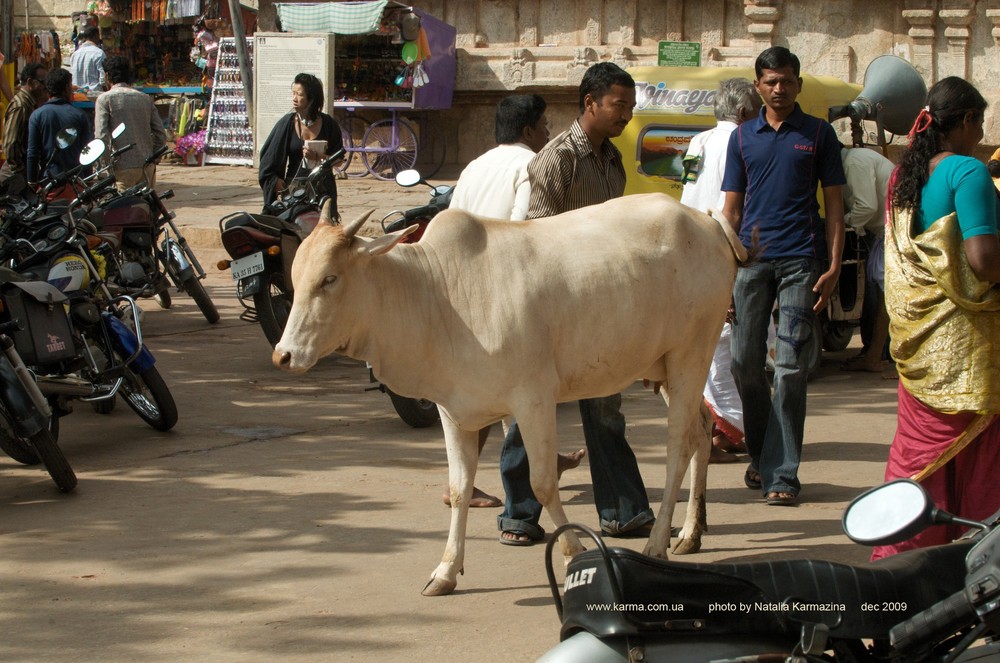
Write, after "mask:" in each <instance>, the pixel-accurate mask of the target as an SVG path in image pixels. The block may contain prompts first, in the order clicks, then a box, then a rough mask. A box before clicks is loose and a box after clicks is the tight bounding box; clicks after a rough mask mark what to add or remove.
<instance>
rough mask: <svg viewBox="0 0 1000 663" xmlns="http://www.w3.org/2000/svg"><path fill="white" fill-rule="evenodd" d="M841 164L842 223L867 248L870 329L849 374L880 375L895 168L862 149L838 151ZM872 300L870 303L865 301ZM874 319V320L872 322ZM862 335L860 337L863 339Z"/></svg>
mask: <svg viewBox="0 0 1000 663" xmlns="http://www.w3.org/2000/svg"><path fill="white" fill-rule="evenodd" d="M840 156H841V158H842V159H843V161H844V174H845V175H846V176H847V184H845V185H844V223H845V224H846V225H847V226H849V227H851V228H854V230H855V231H856V232H857V233H858V235H859V236H861V237H864V239H865V242H866V244H867V245H868V262H867V264H866V265H865V276H866V285H867V286H868V290H867V291H866V293H865V300H866V310H863V311H862V331H863V332H864V331H867V330H868V329H869V328H870V329H871V335H870V337H869V338H868V339H867V340H868V343H866V344H865V349H864V351H863V352H862V353H861V354H859V355H858V356H857V357H854V358H853V359H850V360H848V361H847V362H845V363H844V365H843V366H842V368H844V370H848V371H870V372H872V373H881V372H882V352H883V348H884V347H885V342H886V340H887V339H888V338H889V315H888V313H886V310H885V261H884V258H883V256H884V249H883V239H884V237H885V198H886V193H887V191H888V189H889V179H890V178H891V177H892V171H893V169H894V168H895V166H894V165H893V163H892V162H891V161H889V160H888V159H886V158H885V157H884V156H882V154H881V153H880V152H876V151H875V150H872V149H868V148H865V147H854V148H850V149H849V148H847V147H843V148H842V149H841V150H840ZM869 297H871V298H872V299H871V301H870V302H869V301H867V300H868V299H869ZM872 316H874V319H871V318H872ZM864 336H865V334H864V333H863V334H862V338H864Z"/></svg>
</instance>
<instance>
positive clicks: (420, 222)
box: [368, 170, 455, 428]
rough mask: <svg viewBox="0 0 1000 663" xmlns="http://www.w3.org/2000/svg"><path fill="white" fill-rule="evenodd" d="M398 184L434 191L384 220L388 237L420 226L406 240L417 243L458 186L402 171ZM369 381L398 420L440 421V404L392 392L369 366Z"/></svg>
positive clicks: (423, 424) (427, 423)
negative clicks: (422, 202)
mask: <svg viewBox="0 0 1000 663" xmlns="http://www.w3.org/2000/svg"><path fill="white" fill-rule="evenodd" d="M396 184H398V185H400V186H403V187H412V186H416V185H418V184H425V185H427V186H428V187H430V189H431V199H430V202H428V203H427V204H426V205H421V206H420V207H414V208H412V209H408V210H405V211H403V210H393V211H392V212H389V213H388V214H386V215H385V216H384V217H382V221H381V223H382V231H383V232H385V233H386V234H388V233H393V232H396V231H397V230H402V229H403V228H409V227H410V226H413V225H416V226H419V228H420V229H419V230H416V231H414V232H413V233H411V234H410V235H407V236H406V238H404V239H403V242H404V243H407V244H410V243H413V242H416V241H417V240H419V239H420V238H421V237H422V236H423V234H424V232H425V231H426V230H427V226H428V224H429V223H430V222H431V219H433V218H434V217H435V216H437V215H438V214H439V213H441V212H443V211H444V210H446V209H448V206H449V205H451V197H452V194H453V193H454V192H455V187H453V186H446V185H438V186H434V185H433V184H430V183H429V182H427V181H426V180H424V178H423V177H422V176H421V175H420V173H419V172H418V171H416V170H403V171H400V172H399V173H397V174H396ZM368 378H369V380H370V381H371V382H373V383H376V384H377V385H378V386H377V387H375V389H378V390H379V391H382V392H384V393H385V394H387V395H388V396H389V400H390V401H391V402H392V408H393V409H394V410H395V411H396V414H398V415H399V418H400V419H402V420H403V421H404V422H405V423H407V424H409V425H410V426H413V427H414V428H426V427H428V426H433V425H434V424H436V423H437V422H438V420H439V419H440V418H441V416H440V414H439V413H438V409H437V405H436V404H435V403H434V402H432V401H429V400H427V399H425V398H409V397H407V396H400V395H399V394H397V393H396V392H394V391H393V390H392V389H389V388H388V387H386V386H385V385H384V384H382V383H381V382H379V381H378V379H377V378H376V377H375V373H374V372H373V371H372V370H371V367H370V366H369V368H368Z"/></svg>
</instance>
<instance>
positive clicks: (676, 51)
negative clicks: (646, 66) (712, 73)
mask: <svg viewBox="0 0 1000 663" xmlns="http://www.w3.org/2000/svg"><path fill="white" fill-rule="evenodd" d="M657 64H658V65H660V66H661V67H700V66H701V43H700V42H697V41H661V42H660V48H659V50H658V57H657Z"/></svg>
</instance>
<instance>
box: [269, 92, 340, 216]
mask: <svg viewBox="0 0 1000 663" xmlns="http://www.w3.org/2000/svg"><path fill="white" fill-rule="evenodd" d="M322 110H323V84H322V83H321V82H320V81H319V79H318V78H316V77H315V76H313V75H312V74H299V75H298V76H296V77H295V80H294V81H293V82H292V112H291V113H289V114H288V115H285V116H284V117H282V118H281V119H280V120H278V123H277V124H275V125H274V128H273V129H271V134H270V135H269V136H268V137H267V140H266V141H264V147H263V148H262V149H261V152H260V170H259V171H258V174H257V179H258V182H259V183H260V188H261V190H262V191H263V192H264V205H265V207H266V206H268V205H270V204H271V203H273V202H274V201H275V200H277V198H278V195H279V194H280V193H281V192H283V191H284V190H285V187H286V186H287V184H288V183H289V182H290V181H291V180H292V179H293V178H294V177H295V175H296V173H298V172H299V167H300V166H302V167H303V171H302V173H301V175H303V176H304V175H305V174H306V173H307V172H308V169H307V168H306V167H305V165H304V164H303V163H302V160H303V158H305V159H309V160H310V161H312V162H314V163H315V162H317V161H320V160H322V159H324V158H325V157H326V156H328V155H330V154H333V153H334V152H336V151H337V150H339V149H340V148H341V147H342V146H343V138H342V137H341V135H340V125H339V124H337V121H336V120H334V119H333V118H332V117H330V116H329V115H327V114H326V113H323V112H321V111H322ZM307 140H325V141H326V154H319V153H316V152H313V151H311V150H307V149H306V147H305V141H307ZM318 190H319V191H320V193H323V194H326V195H328V196H330V198H331V203H332V206H333V213H334V215H335V216H336V215H337V184H336V182H335V181H334V179H333V176H332V175H331V174H329V173H327V175H326V177H324V178H323V179H322V180H321V181H320V182H319V184H318Z"/></svg>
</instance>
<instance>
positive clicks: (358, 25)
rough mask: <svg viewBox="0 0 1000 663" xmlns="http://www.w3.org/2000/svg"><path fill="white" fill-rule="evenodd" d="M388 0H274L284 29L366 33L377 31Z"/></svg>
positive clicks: (288, 30) (339, 33)
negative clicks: (286, 0)
mask: <svg viewBox="0 0 1000 663" xmlns="http://www.w3.org/2000/svg"><path fill="white" fill-rule="evenodd" d="M387 4H388V0H371V1H368V2H323V3H295V4H293V3H284V2H281V3H275V5H274V6H275V7H277V9H278V19H279V20H280V21H281V29H282V31H284V32H321V33H331V32H332V33H334V34H338V35H364V34H369V33H372V32H375V31H377V30H378V28H379V23H381V21H382V12H383V11H384V10H385V6H386V5H387Z"/></svg>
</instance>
